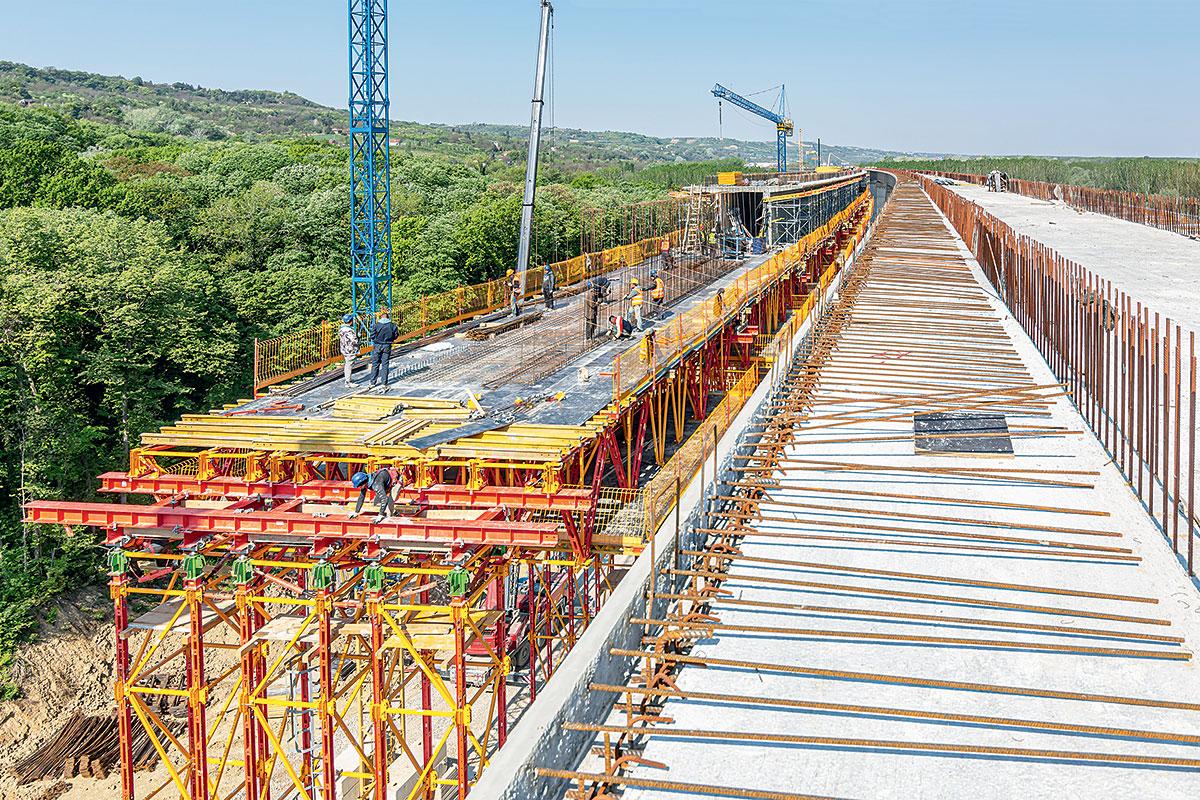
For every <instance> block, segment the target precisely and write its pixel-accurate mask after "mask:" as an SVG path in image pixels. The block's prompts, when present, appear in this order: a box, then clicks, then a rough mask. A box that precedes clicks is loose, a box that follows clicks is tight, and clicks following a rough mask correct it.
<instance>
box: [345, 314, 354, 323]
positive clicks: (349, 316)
mask: <svg viewBox="0 0 1200 800" xmlns="http://www.w3.org/2000/svg"><path fill="white" fill-rule="evenodd" d="M342 322H345V323H346V324H347V325H349V324H350V323H351V322H354V315H353V314H342Z"/></svg>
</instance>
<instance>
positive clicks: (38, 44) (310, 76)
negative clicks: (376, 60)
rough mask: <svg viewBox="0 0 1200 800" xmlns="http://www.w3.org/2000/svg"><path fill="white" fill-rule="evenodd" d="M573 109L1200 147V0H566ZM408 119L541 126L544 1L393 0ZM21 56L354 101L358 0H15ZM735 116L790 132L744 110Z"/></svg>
mask: <svg viewBox="0 0 1200 800" xmlns="http://www.w3.org/2000/svg"><path fill="white" fill-rule="evenodd" d="M555 6H556V9H557V11H558V13H557V26H556V35H555V41H556V48H555V69H554V84H555V88H556V98H555V103H554V119H555V122H556V123H557V124H558V125H560V126H571V127H580V128H587V129H610V130H632V131H640V132H644V133H650V134H654V135H659V136H689V135H691V136H695V135H716V133H717V111H716V102H715V100H714V99H713V98H712V97H711V96H709V94H708V90H709V88H710V87H711V86H712V84H713V83H714V82H718V81H719V82H721V83H724V84H726V85H728V86H730V87H732V88H734V89H736V90H739V91H743V92H752V91H756V90H760V89H766V88H767V87H769V86H772V85H775V84H778V83H786V84H787V86H788V95H789V98H790V101H791V109H792V115H793V117H794V118H795V120H796V124H797V126H798V127H801V128H803V130H804V133H805V138H806V139H811V138H815V137H816V136H821V137H822V138H823V139H824V140H825V141H827V142H833V143H837V144H856V145H863V146H873V147H883V148H889V149H897V150H929V151H946V152H960V153H1044V154H1079V155H1179V156H1200V103H1198V102H1197V99H1196V85H1197V84H1196V80H1197V77H1198V75H1200V68H1198V67H1197V63H1196V52H1197V49H1198V48H1200V41H1198V39H1197V33H1198V32H1200V0H1140V1H1139V2H1133V1H1132V0H1130V1H1129V2H1115V0H1086V1H1085V0H1038V1H1037V2H1034V1H1033V0H909V1H908V2H905V1H904V0H894V1H893V2H879V0H862V1H860V2H851V1H849V0H837V1H836V2H835V1H834V0H778V2H765V1H764V0H556V2H555ZM390 9H391V37H392V38H391V41H392V60H391V65H392V79H391V84H392V109H393V110H392V116H393V117H394V118H396V119H415V120H419V121H424V122H448V123H461V122H507V123H526V122H527V120H528V113H529V111H528V103H529V98H530V93H531V87H532V82H533V58H534V46H535V38H536V33H537V13H538V3H537V0H434V1H433V2H404V1H403V0H393V2H391V5H390ZM0 10H2V11H3V19H4V20H5V23H6V24H5V25H4V26H3V27H2V28H0V59H9V60H14V61H22V62H26V63H31V64H34V65H38V66H56V67H62V68H72V69H84V70H90V71H95V72H101V73H108V74H120V75H125V76H127V77H132V76H134V75H140V76H142V77H143V78H146V79H147V80H155V81H166V82H170V81H185V82H188V83H194V84H199V85H202V86H213V87H222V88H231V89H233V88H268V89H288V90H292V91H295V92H298V93H300V94H303V95H305V96H307V97H310V98H312V99H314V100H318V101H320V102H323V103H326V104H329V105H333V106H337V107H344V106H345V104H346V76H345V72H346V55H345V47H346V43H345V39H346V35H347V34H346V19H345V15H346V3H345V0H203V1H202V2H200V1H198V0H192V1H191V2H181V1H180V0H154V2H150V1H149V0H109V1H108V2H101V1H100V0H58V1H57V2H34V3H30V2H28V0H22V2H19V3H18V2H16V1H15V0H0ZM725 134H726V135H727V136H736V137H739V138H756V139H764V140H765V139H769V138H771V135H772V132H771V129H770V127H769V126H765V125H763V124H756V123H755V122H752V121H750V120H749V119H746V118H743V117H740V116H738V115H735V114H732V113H730V112H729V110H728V108H727V111H726V115H725Z"/></svg>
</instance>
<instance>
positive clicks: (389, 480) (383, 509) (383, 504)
mask: <svg viewBox="0 0 1200 800" xmlns="http://www.w3.org/2000/svg"><path fill="white" fill-rule="evenodd" d="M350 483H351V484H352V485H353V486H354V488H355V489H358V502H357V503H355V504H354V513H352V514H351V515H350V519H354V518H355V517H357V516H358V515H359V514H360V513H362V507H363V503H365V502H366V501H367V492H371V493H372V494H373V495H374V497H373V499H374V501H375V503H376V504H377V505H378V506H379V515H378V516H377V517H375V522H383V521H384V520H385V519H387V517H389V516H391V515H393V514H395V513H396V501H395V500H393V499H392V485H393V484H394V483H395V478H393V477H392V471H391V469H389V468H388V467H382V468H380V469H377V470H375V471H374V472H372V473H371V474H370V475H368V474H367V473H365V472H356V473H354V476H353V477H351V478H350Z"/></svg>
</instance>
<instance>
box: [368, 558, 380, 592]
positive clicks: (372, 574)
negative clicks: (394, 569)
mask: <svg viewBox="0 0 1200 800" xmlns="http://www.w3.org/2000/svg"><path fill="white" fill-rule="evenodd" d="M367 591H369V592H382V591H383V567H381V566H379V565H378V564H369V565H367Z"/></svg>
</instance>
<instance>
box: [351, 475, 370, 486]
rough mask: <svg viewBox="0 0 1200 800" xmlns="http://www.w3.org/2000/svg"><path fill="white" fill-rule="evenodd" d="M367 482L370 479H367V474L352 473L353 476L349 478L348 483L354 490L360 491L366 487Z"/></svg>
mask: <svg viewBox="0 0 1200 800" xmlns="http://www.w3.org/2000/svg"><path fill="white" fill-rule="evenodd" d="M369 480H370V478H368V477H367V473H365V472H356V473H354V476H353V477H352V478H350V483H352V484H354V488H355V489H361V488H362V487H364V486H366V485H367V481H369Z"/></svg>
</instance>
